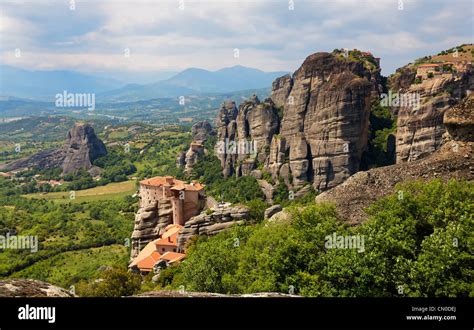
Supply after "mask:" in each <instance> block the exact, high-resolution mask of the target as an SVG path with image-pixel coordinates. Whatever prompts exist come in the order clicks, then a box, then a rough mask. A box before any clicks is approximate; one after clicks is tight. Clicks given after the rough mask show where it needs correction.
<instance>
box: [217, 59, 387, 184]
mask: <svg viewBox="0 0 474 330" xmlns="http://www.w3.org/2000/svg"><path fill="white" fill-rule="evenodd" d="M379 91H380V69H379V68H378V67H377V68H376V69H375V70H374V69H372V70H371V69H368V68H366V67H365V66H364V63H362V62H354V61H350V60H346V59H344V58H343V57H342V58H341V57H340V56H337V55H335V54H329V53H316V54H313V55H311V56H309V57H308V58H307V59H306V60H305V61H304V63H303V64H302V66H301V67H300V68H299V69H298V70H297V71H296V72H295V73H294V74H293V76H290V75H286V76H283V77H281V78H278V79H276V80H275V82H274V83H273V90H272V95H271V99H268V100H265V101H264V102H260V101H259V100H258V98H256V97H253V98H252V99H250V100H248V101H245V102H244V103H242V104H241V105H240V106H239V109H238V111H237V110H236V107H235V104H234V103H226V104H223V105H222V107H221V110H220V112H219V115H218V117H217V119H216V126H217V127H218V134H217V137H218V140H219V141H224V140H225V139H234V140H238V141H240V140H250V141H255V142H256V144H257V148H256V149H257V155H256V157H254V158H255V161H253V162H249V161H248V158H249V156H248V155H242V154H240V153H239V154H238V155H234V154H229V153H227V154H224V155H219V158H220V160H221V166H222V168H223V174H224V175H225V176H230V175H236V176H240V175H251V173H253V171H254V170H256V169H257V168H258V169H259V170H261V172H262V175H264V174H265V173H264V172H267V173H269V174H270V175H271V176H272V179H273V181H274V182H275V183H277V182H278V181H279V179H283V180H284V182H285V183H286V185H287V186H288V187H289V188H291V189H293V190H298V189H300V188H301V187H303V186H304V185H305V184H307V183H308V182H310V183H312V185H313V187H314V188H315V189H316V190H319V191H321V190H326V189H329V188H332V187H334V186H336V185H338V184H340V183H341V182H343V181H344V180H346V179H347V178H348V177H349V176H351V175H352V174H354V173H355V172H357V171H358V169H359V163H360V159H361V156H362V152H363V151H364V150H365V148H366V144H367V133H368V123H369V113H370V103H371V97H373V96H374V95H378V92H379ZM250 163H252V166H250V165H249V164H250ZM263 177H265V176H263ZM266 190H267V191H268V190H269V189H266Z"/></svg>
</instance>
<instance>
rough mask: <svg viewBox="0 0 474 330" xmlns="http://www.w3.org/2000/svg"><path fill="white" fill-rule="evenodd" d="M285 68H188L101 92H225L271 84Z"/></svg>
mask: <svg viewBox="0 0 474 330" xmlns="http://www.w3.org/2000/svg"><path fill="white" fill-rule="evenodd" d="M286 73H287V72H264V71H261V70H257V69H252V68H247V67H243V66H233V67H230V68H224V69H221V70H217V71H208V70H204V69H197V68H190V69H186V70H184V71H182V72H180V73H178V74H176V75H175V76H173V77H171V78H169V79H167V80H163V81H159V82H156V83H153V84H146V85H136V84H134V85H127V86H124V87H122V88H120V89H117V90H113V91H108V92H104V93H102V94H100V95H99V97H98V99H101V100H103V101H109V102H110V101H133V100H144V99H152V98H160V97H177V96H181V95H183V96H187V95H199V94H206V93H228V92H233V91H239V90H248V89H257V88H267V87H271V85H272V82H273V80H274V79H275V78H277V77H280V76H282V75H285V74H286Z"/></svg>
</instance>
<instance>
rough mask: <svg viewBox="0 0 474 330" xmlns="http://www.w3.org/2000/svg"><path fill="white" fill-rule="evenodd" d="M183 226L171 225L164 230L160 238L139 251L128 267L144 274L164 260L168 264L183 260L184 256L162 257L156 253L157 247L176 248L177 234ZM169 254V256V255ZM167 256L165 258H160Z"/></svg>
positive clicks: (178, 254)
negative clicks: (135, 268)
mask: <svg viewBox="0 0 474 330" xmlns="http://www.w3.org/2000/svg"><path fill="white" fill-rule="evenodd" d="M182 228H183V226H180V225H176V224H171V225H168V226H167V227H166V228H165V232H164V233H163V235H161V237H160V238H158V239H155V240H154V241H151V242H149V243H148V244H147V245H146V246H145V247H144V248H143V250H141V251H140V253H139V254H138V256H137V257H136V258H135V259H134V260H133V261H132V262H131V263H130V265H129V266H128V267H134V266H136V267H137V268H138V269H140V270H141V271H144V272H148V271H151V270H153V266H154V265H155V264H156V263H157V262H158V261H159V260H166V261H168V262H169V263H173V262H176V261H179V260H181V259H183V258H184V257H185V256H186V255H185V254H182V253H177V252H171V251H168V252H165V253H164V254H163V255H162V254H160V253H159V252H158V248H159V247H163V246H167V247H175V248H177V247H178V233H179V231H180V230H181V229H182ZM169 253H171V254H169ZM165 255H167V257H166V258H164V259H163V258H162V257H163V256H165Z"/></svg>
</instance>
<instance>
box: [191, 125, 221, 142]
mask: <svg viewBox="0 0 474 330" xmlns="http://www.w3.org/2000/svg"><path fill="white" fill-rule="evenodd" d="M214 134H215V132H214V130H213V129H212V126H211V124H210V123H209V122H208V121H207V120H204V121H200V122H197V123H195V124H194V125H193V126H192V127H191V136H192V138H193V141H200V142H201V143H202V142H205V141H206V140H207V139H208V138H209V136H211V135H214Z"/></svg>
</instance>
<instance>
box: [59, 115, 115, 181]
mask: <svg viewBox="0 0 474 330" xmlns="http://www.w3.org/2000/svg"><path fill="white" fill-rule="evenodd" d="M63 150H64V155H65V156H64V160H63V163H62V169H63V174H68V173H74V172H76V171H78V170H79V169H85V170H90V169H91V168H92V167H93V166H92V162H93V161H94V160H96V159H97V158H99V157H101V156H105V155H106V154H107V149H106V148H105V145H104V143H103V142H102V141H101V140H100V139H99V138H98V137H97V135H95V132H94V129H93V128H92V127H91V126H90V125H87V124H76V125H75V126H74V127H73V128H71V130H69V132H68V134H67V141H66V144H65V146H64V147H63Z"/></svg>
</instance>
